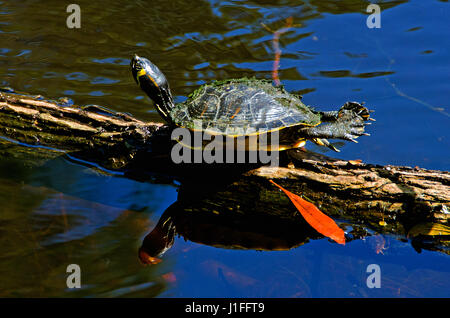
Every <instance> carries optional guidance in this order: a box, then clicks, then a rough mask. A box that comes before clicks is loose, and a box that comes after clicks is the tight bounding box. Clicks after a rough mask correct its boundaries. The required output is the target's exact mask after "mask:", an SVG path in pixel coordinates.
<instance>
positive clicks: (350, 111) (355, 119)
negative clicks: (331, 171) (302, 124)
mask: <svg viewBox="0 0 450 318" xmlns="http://www.w3.org/2000/svg"><path fill="white" fill-rule="evenodd" d="M369 113H370V111H369V110H368V109H367V108H366V107H364V106H362V105H361V104H359V103H356V102H347V103H345V104H344V106H342V107H341V109H340V110H339V111H332V112H323V113H321V115H322V118H321V119H322V124H320V125H318V126H316V127H308V128H302V129H301V130H300V131H299V137H303V138H306V139H310V140H311V141H313V142H314V143H316V144H318V145H321V146H326V147H328V148H330V149H332V150H334V151H339V150H338V149H336V148H335V147H334V146H333V145H331V144H330V142H329V141H328V140H327V139H343V140H348V141H352V142H355V143H357V141H356V138H358V137H359V136H363V135H364V136H370V135H369V134H368V133H365V132H364V127H365V126H366V125H367V124H368V123H366V121H368V120H373V119H372V118H370V117H369Z"/></svg>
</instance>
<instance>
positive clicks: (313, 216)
mask: <svg viewBox="0 0 450 318" xmlns="http://www.w3.org/2000/svg"><path fill="white" fill-rule="evenodd" d="M269 181H270V182H272V183H273V184H274V185H275V186H277V187H278V188H280V189H281V190H282V191H283V192H284V193H285V194H286V195H287V196H288V198H289V199H290V200H291V201H292V203H294V205H295V207H296V208H297V210H298V211H299V212H300V214H301V215H302V216H303V218H304V219H305V220H306V222H308V223H309V225H311V226H312V227H313V228H314V229H315V230H316V231H317V232H319V233H320V234H323V235H325V236H327V237H329V238H331V239H333V240H334V241H336V242H337V243H339V244H342V245H345V235H344V231H343V230H342V229H341V228H340V227H339V226H337V224H336V223H335V222H334V221H333V219H332V218H330V217H328V216H327V215H325V214H323V213H322V212H321V211H320V210H319V209H318V208H317V207H316V206H315V205H314V204H312V203H310V202H308V201H306V200H304V199H302V198H300V197H299V196H298V195H296V194H293V193H292V192H289V191H288V190H286V189H284V188H283V187H281V186H279V185H278V184H276V183H275V182H273V181H272V180H269Z"/></svg>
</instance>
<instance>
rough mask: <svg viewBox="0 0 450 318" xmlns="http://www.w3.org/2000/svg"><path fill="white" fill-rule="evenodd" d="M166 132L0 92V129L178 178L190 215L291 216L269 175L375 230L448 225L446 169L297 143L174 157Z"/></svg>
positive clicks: (99, 162)
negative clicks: (196, 159) (255, 160)
mask: <svg viewBox="0 0 450 318" xmlns="http://www.w3.org/2000/svg"><path fill="white" fill-rule="evenodd" d="M170 133H171V129H170V128H169V127H167V126H165V125H163V124H161V123H151V122H143V121H140V120H138V119H136V118H134V117H132V116H130V115H128V114H122V113H116V112H112V111H110V110H107V109H105V108H103V107H100V106H87V107H78V106H72V105H67V104H66V103H65V102H64V100H58V101H48V100H44V99H43V98H42V97H41V96H30V95H26V94H17V93H13V92H3V93H1V94H0V134H1V135H2V136H4V137H5V138H8V140H11V141H14V142H17V143H22V144H23V145H24V146H28V147H30V146H38V149H39V152H45V151H47V152H48V153H49V157H51V156H57V155H61V154H63V155H65V156H67V157H68V158H69V159H72V160H83V161H85V162H89V163H92V164H93V165H96V166H99V167H101V168H103V169H107V170H112V171H121V172H123V173H124V174H125V176H126V177H128V178H132V179H137V180H141V181H146V180H150V181H151V180H152V178H154V177H155V176H158V177H159V176H163V177H164V178H170V179H177V180H179V181H181V184H182V186H181V189H180V194H179V200H178V202H177V205H176V210H177V211H185V212H186V211H187V212H189V213H190V215H192V213H194V212H195V211H197V212H198V213H200V214H198V215H201V217H202V218H207V215H206V214H204V213H213V214H214V215H220V216H221V218H222V219H220V221H219V223H221V224H226V222H225V220H224V219H223V216H227V217H228V216H229V217H230V222H233V219H236V217H237V218H239V217H244V216H245V218H246V220H248V222H247V224H249V222H250V223H252V222H254V220H257V219H258V218H263V216H264V218H265V217H268V218H272V217H276V218H278V219H279V220H288V223H289V222H291V221H292V220H293V218H295V219H296V220H297V219H298V215H297V216H295V214H296V210H295V208H294V207H293V206H292V204H291V203H290V201H289V199H288V198H287V197H285V196H284V194H282V193H281V192H280V191H279V190H278V189H277V188H275V187H274V186H273V185H271V184H270V183H269V181H268V180H270V179H273V180H274V181H276V182H277V183H278V184H280V185H282V186H283V187H284V188H286V189H288V190H289V191H291V192H293V193H297V194H300V195H302V196H303V197H304V198H305V199H308V200H310V201H311V202H314V204H315V205H316V206H317V207H318V208H319V209H320V210H321V211H322V212H324V213H325V214H327V215H329V216H330V217H333V218H335V219H337V220H346V222H351V223H352V225H353V226H355V225H356V224H360V225H364V226H366V227H368V228H370V229H371V230H372V231H376V232H379V233H392V234H395V235H399V236H400V237H403V238H405V239H406V237H407V235H408V232H409V231H410V230H411V229H412V228H414V227H416V228H417V226H418V225H420V224H430V223H431V224H441V225H442V226H446V227H447V226H448V225H449V224H448V222H449V221H448V220H449V215H450V214H449V211H448V207H449V205H450V191H449V190H450V185H449V184H450V173H448V172H444V171H434V170H427V169H422V168H417V167H416V168H411V167H398V166H390V165H388V166H379V165H372V164H366V163H361V162H356V161H345V160H338V159H334V158H329V157H326V156H323V155H320V154H315V153H312V152H309V151H303V150H299V149H297V150H290V151H287V152H283V153H280V156H281V158H280V166H279V167H269V166H260V165H244V164H235V165H229V164H228V165H206V164H205V165H202V164H174V163H173V162H172V161H171V159H170V150H171V147H172V145H173V141H171V139H170ZM5 155H7V154H6V153H4V156H5ZM10 155H11V154H10ZM174 209H175V208H173V207H172V208H171V210H174ZM192 219H195V218H194V217H192ZM242 220H243V219H242ZM251 220H253V221H251ZM289 220H291V221H289ZM283 222H284V221H283ZM292 222H294V221H292ZM295 222H297V221H295ZM241 223H242V224H245V223H246V222H244V221H242V222H241ZM300 223H301V222H300ZM247 226H248V225H247ZM180 228H181V227H180ZM424 228H426V227H424ZM263 232H265V230H262V233H263ZM416 234H417V233H416ZM431 234H433V235H432V236H431ZM438 234H439V233H438ZM441 234H442V235H436V232H433V233H431V232H428V233H427V232H426V230H423V231H422V232H419V233H418V234H417V235H416V236H418V237H420V236H425V237H427V238H430V237H432V238H434V239H436V241H437V242H438V243H436V244H437V246H438V247H437V248H436V244H434V245H433V244H432V247H431V248H432V249H433V248H435V249H438V250H446V245H447V243H446V242H447V238H448V233H447V234H446V232H445V230H444V231H443V232H442V233H441ZM302 235H303V234H302ZM307 236H308V235H306V236H304V238H306V237H307ZM290 244H291V243H290ZM292 244H294V243H292ZM295 244H301V243H300V242H296V243H295ZM295 244H294V245H295ZM288 245H289V244H288ZM439 246H440V247H439Z"/></svg>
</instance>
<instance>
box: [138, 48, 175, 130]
mask: <svg viewBox="0 0 450 318" xmlns="http://www.w3.org/2000/svg"><path fill="white" fill-rule="evenodd" d="M130 66H131V73H132V74H133V78H134V80H135V81H136V83H137V84H138V85H139V86H140V87H141V89H142V90H143V91H144V92H145V93H146V94H147V95H148V97H150V99H151V100H153V101H154V102H155V105H156V109H157V110H158V112H159V114H160V115H161V116H162V117H163V118H164V119H165V120H166V121H167V122H170V121H171V119H170V115H169V113H170V110H171V109H172V107H173V106H174V103H173V98H172V94H171V92H170V88H169V83H168V82H167V79H166V77H165V76H164V74H163V73H162V72H161V71H160V70H159V68H158V67H157V66H156V65H155V64H153V63H152V62H150V61H149V60H148V59H146V58H145V57H139V56H137V55H136V54H135V55H134V57H133V58H132V59H131V63H130Z"/></svg>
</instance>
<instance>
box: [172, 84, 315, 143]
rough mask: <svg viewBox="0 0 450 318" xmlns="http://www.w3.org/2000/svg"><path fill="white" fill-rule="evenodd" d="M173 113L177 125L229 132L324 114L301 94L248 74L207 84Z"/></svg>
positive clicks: (307, 121)
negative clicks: (289, 91)
mask: <svg viewBox="0 0 450 318" xmlns="http://www.w3.org/2000/svg"><path fill="white" fill-rule="evenodd" d="M170 116H171V118H172V120H173V122H174V123H175V124H176V125H177V126H180V127H185V128H189V129H192V130H201V131H203V132H206V133H208V134H211V135H218V134H222V135H227V136H244V135H253V134H261V133H265V132H270V131H275V130H280V129H283V128H286V127H291V126H297V125H306V126H316V125H318V124H319V123H320V115H319V114H318V113H316V112H314V111H312V109H311V108H309V107H308V106H306V105H305V104H303V103H302V102H301V100H300V97H299V96H296V95H294V94H290V93H288V92H287V91H286V90H285V89H284V88H283V87H274V86H273V85H272V83H271V81H268V80H258V79H248V78H243V79H237V80H225V81H220V82H214V83H212V84H206V85H203V86H201V87H200V88H198V89H197V90H196V91H194V92H193V93H192V94H191V95H189V98H188V99H187V100H186V101H185V102H183V103H181V104H178V105H176V106H175V107H174V108H173V109H172V111H171V113H170Z"/></svg>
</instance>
